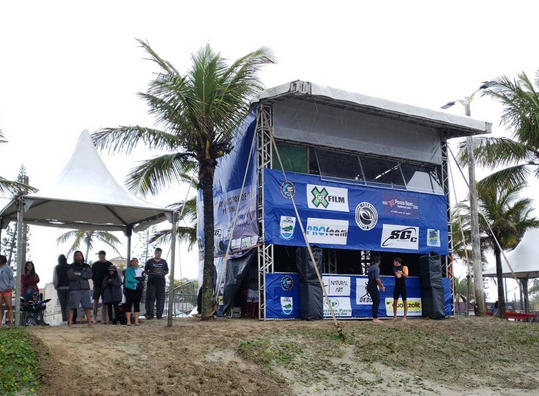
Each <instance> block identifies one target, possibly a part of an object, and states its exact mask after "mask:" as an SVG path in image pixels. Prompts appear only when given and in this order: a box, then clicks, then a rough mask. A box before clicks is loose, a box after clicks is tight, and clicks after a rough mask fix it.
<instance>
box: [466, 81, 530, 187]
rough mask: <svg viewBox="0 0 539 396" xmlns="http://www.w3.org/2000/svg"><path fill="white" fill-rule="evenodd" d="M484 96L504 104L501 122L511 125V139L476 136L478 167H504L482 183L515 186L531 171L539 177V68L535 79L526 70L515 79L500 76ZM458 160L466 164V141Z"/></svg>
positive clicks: (475, 145) (475, 151)
mask: <svg viewBox="0 0 539 396" xmlns="http://www.w3.org/2000/svg"><path fill="white" fill-rule="evenodd" d="M534 84H535V85H534ZM484 95H487V96H490V97H492V98H494V99H496V100H497V101H498V102H500V103H501V104H502V106H503V113H502V118H501V124H502V125H505V126H507V127H509V129H510V130H511V131H512V138H497V137H477V138H474V139H473V142H474V149H473V152H474V154H475V158H476V162H477V164H478V165H479V166H484V167H488V168H490V169H494V168H499V167H502V168H503V169H501V170H498V171H497V172H494V173H492V174H491V175H490V176H488V177H486V178H485V179H483V180H482V181H481V183H482V184H484V185H487V186H490V187H493V186H497V185H512V186H515V185H518V184H520V183H522V182H524V181H525V180H526V178H527V176H528V175H530V174H533V176H535V177H536V178H539V71H537V72H536V74H535V81H534V82H532V81H531V80H530V79H529V78H528V76H527V75H526V73H524V72H522V73H519V74H518V75H517V78H516V79H515V80H511V79H510V78H508V77H507V76H502V77H499V78H497V79H496V80H495V81H493V82H492V83H491V84H490V88H489V89H488V90H486V91H484ZM459 159H460V160H461V162H464V163H465V162H466V161H467V156H466V149H465V142H463V143H462V144H461V147H460V151H459Z"/></svg>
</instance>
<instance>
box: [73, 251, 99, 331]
mask: <svg viewBox="0 0 539 396" xmlns="http://www.w3.org/2000/svg"><path fill="white" fill-rule="evenodd" d="M67 278H68V279H69V314H68V318H67V326H68V327H69V328H71V327H72V323H71V321H72V319H73V314H74V313H75V311H76V310H77V309H78V308H79V305H81V306H82V308H83V309H84V312H85V313H86V319H87V320H88V327H93V326H92V300H91V299H90V282H88V280H89V279H91V278H92V269H91V268H90V266H89V265H88V264H86V263H85V262H84V256H83V255H82V252H81V251H80V250H77V251H76V252H75V253H74V254H73V264H71V265H70V266H69V268H68V270H67Z"/></svg>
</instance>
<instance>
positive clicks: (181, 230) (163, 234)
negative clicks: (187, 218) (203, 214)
mask: <svg viewBox="0 0 539 396" xmlns="http://www.w3.org/2000/svg"><path fill="white" fill-rule="evenodd" d="M176 232H177V234H176V235H177V238H178V242H187V243H188V244H189V245H188V249H189V251H191V250H192V249H193V246H194V245H195V243H196V242H197V232H196V227H184V226H178V228H177V229H176ZM171 238H172V230H170V229H167V230H161V231H157V232H156V233H155V234H153V235H152V236H151V237H150V242H151V243H154V242H158V243H160V244H163V243H165V244H169V243H170V240H171Z"/></svg>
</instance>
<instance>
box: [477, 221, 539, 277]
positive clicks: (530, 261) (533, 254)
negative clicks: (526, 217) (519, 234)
mask: <svg viewBox="0 0 539 396" xmlns="http://www.w3.org/2000/svg"><path fill="white" fill-rule="evenodd" d="M538 242H539V231H538V230H528V231H526V234H524V237H523V238H522V241H520V243H519V245H518V246H517V247H516V249H515V250H513V251H512V252H510V253H508V254H507V259H508V260H509V262H510V263H511V267H512V268H513V271H514V272H515V275H516V277H517V278H528V279H529V278H539V261H538V260H537V258H538V256H539V245H538ZM502 270H503V277H504V278H513V273H512V272H511V270H510V269H509V267H508V266H507V263H506V262H505V260H504V259H503V257H502ZM483 276H487V277H495V276H496V266H494V267H492V268H489V269H487V270H486V271H485V272H484V273H483Z"/></svg>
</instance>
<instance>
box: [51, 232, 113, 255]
mask: <svg viewBox="0 0 539 396" xmlns="http://www.w3.org/2000/svg"><path fill="white" fill-rule="evenodd" d="M70 240H73V243H72V244H71V247H70V248H69V251H68V252H67V255H68V256H69V255H70V254H71V253H73V252H74V251H75V250H79V248H80V246H81V244H83V243H84V244H85V245H86V255H85V256H84V258H85V259H86V260H88V254H89V253H90V249H92V248H93V246H94V241H95V240H98V241H100V242H103V243H105V244H106V245H108V246H110V247H111V248H113V249H114V251H115V252H116V253H118V254H120V252H119V251H118V249H117V248H116V247H117V246H118V245H121V242H120V240H119V239H118V238H116V237H115V236H114V235H112V234H111V233H110V232H107V231H98V230H73V231H68V232H66V233H64V234H62V235H60V236H59V237H58V238H57V239H56V243H57V245H60V244H63V243H67V242H69V241H70Z"/></svg>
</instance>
